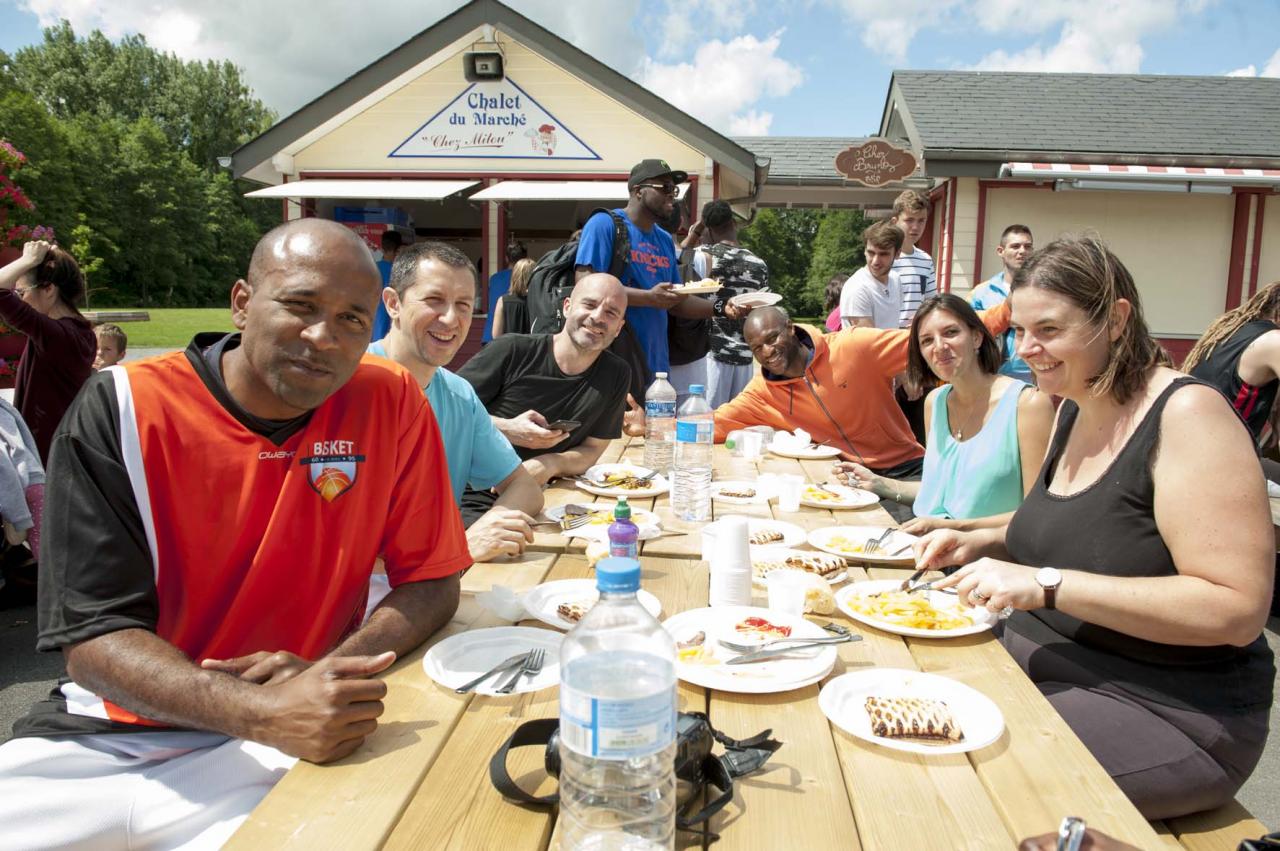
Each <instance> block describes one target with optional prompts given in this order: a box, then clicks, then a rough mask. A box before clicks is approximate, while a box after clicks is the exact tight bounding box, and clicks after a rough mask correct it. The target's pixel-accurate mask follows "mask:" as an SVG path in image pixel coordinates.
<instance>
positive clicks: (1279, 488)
mask: <svg viewBox="0 0 1280 851" xmlns="http://www.w3.org/2000/svg"><path fill="white" fill-rule="evenodd" d="M1267 496H1269V497H1277V496H1280V485H1278V484H1276V483H1275V482H1273V481H1269V480H1268V481H1267Z"/></svg>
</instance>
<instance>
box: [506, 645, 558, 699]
mask: <svg viewBox="0 0 1280 851" xmlns="http://www.w3.org/2000/svg"><path fill="white" fill-rule="evenodd" d="M546 657H547V651H545V650H543V649H542V648H541V647H538V648H535V649H534V650H531V651H529V658H527V659H525V660H524V664H523V665H521V666H520V667H519V668H517V669H516V670H515V672H514V673H512V674H511V675H510V676H509V677H508V678H507V681H506V682H504V683H503V684H502V685H500V686H498V687H497V688H496V689H494V692H495V693H496V694H511V692H512V691H513V690H514V689H515V687H516V683H517V682H519V681H520V678H521V677H523V676H524V675H525V674H528V675H529V676H530V677H533V676H537V674H538V673H539V672H540V671H541V670H542V663H543V662H544V661H545V660H546Z"/></svg>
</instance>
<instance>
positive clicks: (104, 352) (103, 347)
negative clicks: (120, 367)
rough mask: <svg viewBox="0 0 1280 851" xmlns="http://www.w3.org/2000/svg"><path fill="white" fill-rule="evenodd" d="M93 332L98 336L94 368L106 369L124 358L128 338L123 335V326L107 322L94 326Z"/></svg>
mask: <svg viewBox="0 0 1280 851" xmlns="http://www.w3.org/2000/svg"><path fill="white" fill-rule="evenodd" d="M93 333H94V334H95V335H96V336H97V338H98V356H97V357H96V358H94V359H93V368H94V369H106V368H107V367H109V366H115V365H116V364H118V363H120V361H122V360H124V351H125V347H126V346H127V345H128V343H129V338H128V337H126V336H125V333H124V329H123V328H121V327H120V326H119V325H112V324H111V323H107V324H106V325H99V326H97V327H96V328H94V329H93Z"/></svg>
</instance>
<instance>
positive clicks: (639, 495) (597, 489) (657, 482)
mask: <svg viewBox="0 0 1280 851" xmlns="http://www.w3.org/2000/svg"><path fill="white" fill-rule="evenodd" d="M650 472H651V471H650V470H649V469H648V468H646V467H641V466H640V465H639V464H597V465H595V466H594V467H592V468H591V469H589V470H587V472H585V473H583V477H584V478H587V479H592V480H595V481H599V480H600V479H601V477H603V476H606V475H608V474H609V473H630V474H631V475H634V476H647V475H649V473H650ZM574 484H575V485H577V486H578V487H580V488H582V490H584V491H586V492H587V493H593V494H595V495H596V496H625V497H626V498H627V499H644V498H645V497H650V496H658V495H659V494H664V493H666V492H667V491H668V490H670V489H671V485H670V483H669V482H668V481H667V480H666V478H664V477H663V476H654V477H653V481H652V482H650V483H649V487H647V488H644V489H643V490H627V489H625V488H610V487H605V486H604V485H589V484H587V483H586V482H584V481H582V480H581V479H575V480H574Z"/></svg>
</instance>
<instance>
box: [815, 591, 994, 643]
mask: <svg viewBox="0 0 1280 851" xmlns="http://www.w3.org/2000/svg"><path fill="white" fill-rule="evenodd" d="M901 586H902V583H901V582H899V581H898V580H896V579H869V580H866V581H865V582H855V583H853V584H852V585H850V586H849V587H847V588H841V589H840V590H839V592H837V593H836V605H837V606H838V607H839V608H840V611H842V612H844V613H845V614H846V615H848V616H849V617H851V618H853V619H854V620H856V621H861V622H862V623H865V624H866V625H867V626H874V627H875V628H876V629H881V630H884V631H885V632H892V633H896V634H898V635H909V636H912V637H914V638H955V637H956V636H960V635H974V634H976V633H979V632H985V631H987V630H989V629H991V625H992V624H994V623H995V622H996V620H997V618H996V616H995V614H993V613H992V612H991V611H990V610H989V609H966V608H965V607H964V606H962V605H960V601H959V600H958V599H957V598H956V596H955V595H954V594H943V593H942V592H941V591H929V592H928V595H929V603H930V604H932V605H933V607H934V608H936V609H943V610H948V609H956V610H958V611H959V612H960V613H961V614H964V615H966V616H968V617H970V618H972V619H973V623H972V624H970V625H969V626H962V627H956V628H955V629H921V628H920V627H914V626H903V625H902V624H896V623H892V622H890V621H882V620H879V619H877V618H874V617H872V616H871V615H867V614H863V613H862V612H857V611H854V610H853V609H852V608H851V607H850V605H849V603H850V601H851V600H852V599H853V598H854V597H859V596H862V595H864V594H874V593H877V592H879V591H896V590H897V589H898V588H899V587H901ZM917 593H924V592H917Z"/></svg>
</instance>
